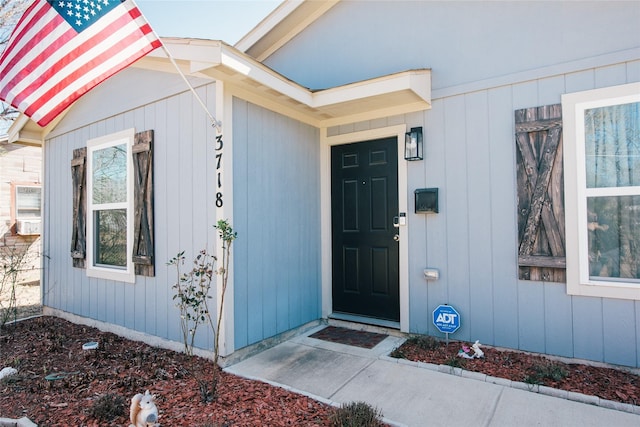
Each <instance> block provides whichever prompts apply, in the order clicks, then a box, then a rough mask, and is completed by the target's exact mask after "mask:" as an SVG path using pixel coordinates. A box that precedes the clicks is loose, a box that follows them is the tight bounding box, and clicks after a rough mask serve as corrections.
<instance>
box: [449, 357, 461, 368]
mask: <svg viewBox="0 0 640 427" xmlns="http://www.w3.org/2000/svg"><path fill="white" fill-rule="evenodd" d="M445 363H446V365H447V366H451V367H452V368H464V366H465V363H464V359H461V358H460V357H458V356H451V357H449V358H447V361H446V362H445Z"/></svg>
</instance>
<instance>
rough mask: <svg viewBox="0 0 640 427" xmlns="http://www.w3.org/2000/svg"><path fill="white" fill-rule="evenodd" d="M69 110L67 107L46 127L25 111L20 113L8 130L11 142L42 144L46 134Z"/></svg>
mask: <svg viewBox="0 0 640 427" xmlns="http://www.w3.org/2000/svg"><path fill="white" fill-rule="evenodd" d="M68 110H69V109H68V108H67V110H65V111H64V112H63V113H61V114H60V115H59V116H58V117H56V118H55V119H54V120H52V121H51V123H49V124H48V125H47V126H46V127H44V128H43V127H40V126H39V125H38V124H37V123H36V122H34V121H33V120H31V119H30V118H29V117H27V116H25V115H24V114H23V113H20V115H19V116H18V118H16V119H15V120H14V121H13V123H12V124H11V126H10V127H9V130H8V131H7V137H8V140H9V143H14V144H21V145H36V146H41V145H42V143H43V141H44V140H45V138H46V136H47V135H48V134H49V132H51V130H52V129H53V128H55V127H56V125H57V124H58V123H60V120H62V118H63V117H64V116H65V114H66V113H67V111H68Z"/></svg>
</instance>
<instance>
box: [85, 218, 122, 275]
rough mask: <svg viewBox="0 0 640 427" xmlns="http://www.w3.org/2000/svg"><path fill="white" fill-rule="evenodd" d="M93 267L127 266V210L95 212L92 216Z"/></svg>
mask: <svg viewBox="0 0 640 427" xmlns="http://www.w3.org/2000/svg"><path fill="white" fill-rule="evenodd" d="M93 218H94V227H93V228H94V230H95V236H94V237H95V257H94V260H95V261H94V263H95V265H109V266H115V267H123V268H126V266H127V210H126V209H111V210H97V211H95V212H94V214H93Z"/></svg>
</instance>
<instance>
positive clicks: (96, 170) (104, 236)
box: [92, 144, 127, 268]
mask: <svg viewBox="0 0 640 427" xmlns="http://www.w3.org/2000/svg"><path fill="white" fill-rule="evenodd" d="M92 162H93V172H92V184H93V186H92V188H93V190H92V201H93V204H94V213H93V218H94V227H93V229H94V238H95V242H96V243H95V245H94V251H95V256H94V263H95V264H96V265H108V266H115V267H123V268H125V267H126V265H127V211H126V209H125V208H123V207H122V203H126V201H127V147H126V144H121V145H117V146H113V147H107V148H104V149H101V150H96V151H94V152H93V158H92Z"/></svg>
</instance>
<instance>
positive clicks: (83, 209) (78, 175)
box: [71, 147, 87, 268]
mask: <svg viewBox="0 0 640 427" xmlns="http://www.w3.org/2000/svg"><path fill="white" fill-rule="evenodd" d="M86 173H87V149H86V148H85V147H83V148H78V149H75V150H73V159H71V180H72V184H73V224H72V228H73V231H72V235H71V258H72V259H73V266H74V267H78V268H85V259H86V254H87V239H86V235H87V186H86V181H87V178H86Z"/></svg>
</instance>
